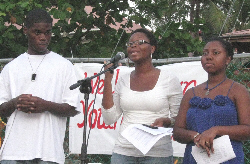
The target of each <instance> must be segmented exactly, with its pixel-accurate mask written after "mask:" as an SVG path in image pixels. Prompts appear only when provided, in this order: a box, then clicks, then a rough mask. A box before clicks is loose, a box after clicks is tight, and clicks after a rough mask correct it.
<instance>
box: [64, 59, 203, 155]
mask: <svg viewBox="0 0 250 164" xmlns="http://www.w3.org/2000/svg"><path fill="white" fill-rule="evenodd" d="M74 65H75V68H76V72H77V77H78V80H82V79H84V78H86V77H91V76H93V75H96V74H97V73H99V72H100V71H101V68H102V64H96V63H76V64H74ZM158 68H160V69H167V70H168V71H170V72H172V73H173V74H175V75H176V76H177V77H178V78H179V80H180V82H181V85H182V89H183V93H185V91H187V89H189V88H191V87H194V86H196V85H198V84H200V83H202V82H204V81H206V80H207V73H206V72H205V71H204V70H203V68H202V66H201V63H200V61H198V62H184V63H175V64H169V65H164V66H159V67H158ZM133 69H134V68H133V67H132V68H129V67H126V66H120V67H118V68H116V69H115V70H114V78H113V81H112V83H113V84H114V85H113V90H114V86H115V85H116V83H117V80H118V78H119V76H121V75H122V74H124V73H126V72H128V71H132V70H133ZM99 80H100V83H99V88H98V89H97V86H98V81H99ZM103 85H104V75H101V76H100V77H96V78H94V79H92V80H91V86H92V93H91V94H90V95H89V100H88V109H87V110H88V112H87V113H88V115H87V122H88V125H87V137H86V138H88V141H87V142H88V145H87V153H88V154H112V149H113V147H114V144H115V140H116V137H117V133H118V130H119V126H120V123H121V118H120V120H118V121H117V122H116V123H115V124H112V125H106V124H105V123H104V122H103V119H102V113H101V101H102V95H103ZM76 89H79V88H76ZM79 92H80V91H79ZM84 97H85V96H84V94H81V102H80V104H79V106H80V108H81V112H82V113H80V114H78V115H77V116H75V117H73V118H71V120H70V126H69V150H70V153H71V154H81V147H82V143H83V128H84V114H83V113H84V111H85V99H84ZM95 97H96V98H95ZM94 100H95V102H94ZM91 118H92V119H91ZM91 120H92V121H91ZM90 127H91V128H90ZM89 132H90V134H89ZM88 134H89V135H88ZM173 149H174V156H177V157H183V153H184V149H185V145H184V144H179V143H178V142H176V141H173Z"/></svg>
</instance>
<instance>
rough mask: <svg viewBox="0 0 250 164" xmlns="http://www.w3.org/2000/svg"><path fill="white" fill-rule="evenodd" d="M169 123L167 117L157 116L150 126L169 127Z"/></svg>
mask: <svg viewBox="0 0 250 164" xmlns="http://www.w3.org/2000/svg"><path fill="white" fill-rule="evenodd" d="M170 125H171V120H170V119H169V118H157V119H156V120H155V121H154V123H152V124H151V126H157V127H169V126H170Z"/></svg>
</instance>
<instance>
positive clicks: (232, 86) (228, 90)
mask: <svg viewBox="0 0 250 164" xmlns="http://www.w3.org/2000/svg"><path fill="white" fill-rule="evenodd" d="M234 82H235V81H233V83H232V85H231V87H230V88H229V90H228V93H227V96H228V94H229V92H230V90H231V88H232V87H233V85H234Z"/></svg>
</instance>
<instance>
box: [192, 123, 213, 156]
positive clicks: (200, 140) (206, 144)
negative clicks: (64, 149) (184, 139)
mask: <svg viewBox="0 0 250 164" xmlns="http://www.w3.org/2000/svg"><path fill="white" fill-rule="evenodd" d="M215 137H216V128H215V127H212V128H210V129H208V130H206V131H204V132H203V133H201V134H200V135H198V136H197V137H196V138H195V139H194V143H195V145H196V146H197V147H201V148H203V149H205V150H206V152H207V155H208V156H210V152H212V153H214V148H213V140H214V138H215Z"/></svg>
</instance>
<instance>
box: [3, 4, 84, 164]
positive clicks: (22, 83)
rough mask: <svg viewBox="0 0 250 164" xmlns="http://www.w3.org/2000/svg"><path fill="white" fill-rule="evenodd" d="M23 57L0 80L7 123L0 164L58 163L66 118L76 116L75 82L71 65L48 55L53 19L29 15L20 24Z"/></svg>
mask: <svg viewBox="0 0 250 164" xmlns="http://www.w3.org/2000/svg"><path fill="white" fill-rule="evenodd" d="M23 30H24V34H25V35H26V36H27V39H28V51H27V52H25V53H23V54H21V55H19V56H18V57H17V58H16V59H14V60H12V61H11V62H10V63H8V64H7V65H6V66H5V67H4V68H3V70H2V72H1V74H0V117H9V119H8V123H7V125H6V132H5V139H4V143H3V145H2V147H1V151H0V159H1V163H2V164H6V163H11V164H19V163H25V164H27V163H39V164H41V163H61V164H63V163H64V161H65V157H64V149H63V141H64V136H65V130H66V121H67V117H72V116H75V115H76V114H78V113H79V111H78V109H77V108H76V107H77V104H78V103H79V100H78V98H79V93H78V91H77V90H70V89H69V87H70V85H71V84H74V83H75V82H76V81H77V79H76V75H75V72H74V67H73V65H72V63H70V61H68V60H67V59H65V58H63V57H61V56H60V55H59V54H57V53H55V52H51V51H49V50H48V49H47V47H48V45H49V43H50V39H51V33H52V18H51V16H50V15H49V14H48V13H47V12H46V11H45V10H42V9H36V10H32V11H30V12H29V13H28V14H27V16H26V20H25V23H24V29H23Z"/></svg>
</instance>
